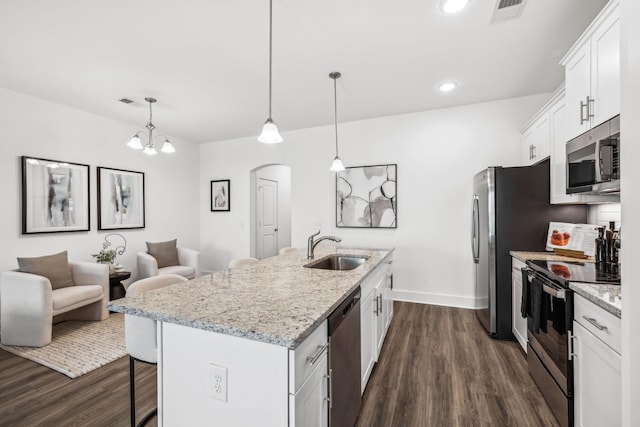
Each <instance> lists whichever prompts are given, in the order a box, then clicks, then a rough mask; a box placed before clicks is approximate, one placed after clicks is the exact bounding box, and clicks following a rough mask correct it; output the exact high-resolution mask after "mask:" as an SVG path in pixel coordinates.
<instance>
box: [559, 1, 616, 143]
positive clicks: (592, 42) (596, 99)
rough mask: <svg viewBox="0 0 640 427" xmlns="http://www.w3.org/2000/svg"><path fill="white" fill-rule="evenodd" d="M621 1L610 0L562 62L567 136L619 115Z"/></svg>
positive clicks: (573, 135) (570, 136)
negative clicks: (565, 97) (565, 94)
mask: <svg viewBox="0 0 640 427" xmlns="http://www.w3.org/2000/svg"><path fill="white" fill-rule="evenodd" d="M618 3H619V2H618V0H612V1H610V2H609V3H608V4H607V5H606V6H605V7H604V9H603V10H602V12H600V14H599V15H598V16H597V17H596V19H595V20H594V21H593V23H592V24H591V25H590V26H589V28H587V30H586V31H585V32H584V33H583V34H582V36H581V37H580V39H578V41H577V42H576V44H575V45H574V46H573V47H572V48H571V50H570V51H569V53H567V55H566V56H565V57H564V59H563V60H562V61H561V64H562V65H563V66H564V67H565V80H566V90H567V107H568V137H569V139H573V138H575V137H576V136H578V135H580V134H581V133H584V132H585V131H587V130H589V129H590V128H592V127H594V126H597V125H599V124H600V123H603V122H605V121H606V120H608V119H610V118H611V117H613V116H615V115H617V114H620V29H619V10H618V9H619V5H618Z"/></svg>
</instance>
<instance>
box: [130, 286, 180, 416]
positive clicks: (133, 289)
mask: <svg viewBox="0 0 640 427" xmlns="http://www.w3.org/2000/svg"><path fill="white" fill-rule="evenodd" d="M186 280H187V279H186V278H184V277H182V276H178V275H177V274H161V275H159V276H153V277H149V278H146V279H142V280H138V281H137V282H134V283H132V284H131V285H130V286H129V287H128V288H127V293H126V297H133V296H136V295H139V294H141V293H143V292H148V291H151V290H153V289H160V288H163V287H165V286H169V285H173V284H175V283H179V282H184V281H186ZM156 331H157V322H156V321H155V320H152V319H148V318H146V317H139V316H134V315H131V314H125V315H124V337H125V344H126V348H127V353H129V392H130V398H131V427H136V426H144V425H145V424H146V423H147V422H148V421H149V420H150V419H151V418H153V417H154V416H155V415H157V414H158V408H155V409H153V410H152V411H151V412H149V413H148V414H146V415H145V416H144V417H143V418H142V420H141V421H140V423H139V424H136V397H135V394H136V387H135V361H139V362H143V363H148V364H150V365H156V364H157V363H158V343H157V336H156Z"/></svg>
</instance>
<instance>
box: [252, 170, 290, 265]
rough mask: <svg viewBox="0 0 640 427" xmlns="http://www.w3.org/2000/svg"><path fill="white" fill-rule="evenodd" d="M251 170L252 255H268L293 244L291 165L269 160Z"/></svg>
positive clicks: (260, 257) (260, 256)
mask: <svg viewBox="0 0 640 427" xmlns="http://www.w3.org/2000/svg"><path fill="white" fill-rule="evenodd" d="M250 174H251V179H250V182H251V195H250V196H251V244H250V246H251V256H252V257H255V258H258V259H262V258H268V257H270V256H274V255H277V254H278V251H279V250H280V249H281V248H283V247H286V246H291V168H290V167H289V166H286V165H278V164H268V165H262V166H258V167H257V168H255V169H253V170H251V172H250Z"/></svg>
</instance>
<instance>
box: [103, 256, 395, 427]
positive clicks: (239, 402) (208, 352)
mask: <svg viewBox="0 0 640 427" xmlns="http://www.w3.org/2000/svg"><path fill="white" fill-rule="evenodd" d="M336 252H338V253H343V254H353V255H366V256H368V257H369V258H368V259H367V261H366V262H365V263H364V264H362V265H361V266H359V267H357V268H355V269H353V270H350V271H331V270H320V269H310V268H304V267H303V265H305V264H307V262H308V260H307V259H306V254H305V253H304V251H302V250H300V251H297V252H294V253H291V254H287V255H280V256H276V257H272V258H268V259H265V260H262V261H260V262H259V263H256V264H252V265H248V266H243V267H239V268H234V269H230V270H225V271H222V272H217V273H213V274H210V275H206V276H202V277H199V278H197V279H194V280H190V281H187V282H182V283H179V284H176V285H172V286H169V287H166V288H163V289H158V290H155V291H150V292H147V293H144V294H141V295H138V296H136V297H133V298H124V299H120V300H115V301H112V302H111V303H110V304H109V309H111V310H113V311H119V312H123V313H126V314H131V315H136V316H141V317H147V318H150V319H154V320H157V321H158V322H159V323H158V414H159V415H158V422H159V425H165V426H173V425H192V426H197V425H238V426H240V425H261V426H271V425H273V426H286V425H290V426H292V425H296V420H300V419H301V418H300V413H301V412H304V411H306V412H309V410H308V409H309V408H305V405H306V406H313V407H315V408H316V409H317V405H316V403H317V402H316V401H315V400H313V397H314V396H315V397H318V396H320V397H322V396H325V397H326V395H327V393H328V390H327V389H328V387H327V382H326V380H325V381H320V382H319V383H316V387H311V386H308V387H307V389H308V390H307V389H305V386H307V384H308V383H309V382H310V381H311V380H312V379H313V378H314V377H316V378H320V379H321V380H322V379H323V378H324V375H321V373H323V372H325V371H326V369H324V368H323V369H316V367H317V366H326V345H325V344H326V342H327V327H326V319H327V317H328V316H329V315H330V314H331V313H332V312H333V310H334V309H335V308H336V307H338V306H339V305H340V303H341V302H342V301H343V300H344V299H345V298H346V297H347V296H348V295H349V294H350V293H351V292H352V291H353V290H355V289H356V288H357V287H358V286H360V285H361V284H363V283H365V282H367V281H368V280H370V278H371V277H373V276H376V277H377V276H379V275H380V274H379V272H380V271H381V269H382V268H383V267H384V268H386V266H387V263H388V262H389V260H390V259H391V257H392V251H388V250H364V249H358V250H356V249H337V250H336V249H335V248H334V249H324V250H323V249H322V248H321V247H319V248H318V250H317V251H316V259H319V258H321V257H323V256H326V255H328V254H330V253H336ZM385 274H386V273H385ZM323 348H324V349H325V354H324V355H322V351H321V350H322V349H323ZM308 358H310V359H309V361H311V360H313V362H314V363H309V362H307V359H308ZM316 362H317V364H316ZM316 400H317V399H316ZM314 405H315V406H314ZM311 412H313V411H311ZM316 412H317V411H316ZM316 415H318V414H312V417H311V419H316ZM303 419H305V420H306V419H308V418H303ZM298 424H300V423H298Z"/></svg>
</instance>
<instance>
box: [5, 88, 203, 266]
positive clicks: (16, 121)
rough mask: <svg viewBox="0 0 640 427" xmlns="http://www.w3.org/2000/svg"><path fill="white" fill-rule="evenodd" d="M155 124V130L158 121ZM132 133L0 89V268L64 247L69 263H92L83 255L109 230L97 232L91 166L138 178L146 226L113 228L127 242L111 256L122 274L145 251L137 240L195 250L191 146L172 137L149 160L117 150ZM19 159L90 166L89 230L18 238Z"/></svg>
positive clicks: (196, 206)
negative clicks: (168, 149)
mask: <svg viewBox="0 0 640 427" xmlns="http://www.w3.org/2000/svg"><path fill="white" fill-rule="evenodd" d="M114 102H115V101H114ZM145 123H146V117H140V127H143V126H144V124H145ZM157 125H158V127H159V128H162V122H161V121H159V122H158V123H157ZM137 130H138V128H137V127H135V126H132V125H129V124H124V123H120V122H117V121H114V120H110V119H106V118H104V117H100V116H97V115H94V114H90V113H87V112H84V111H80V110H76V109H73V108H69V107H65V106H62V105H59V104H54V103H51V102H48V101H45V100H43V99H39V98H35V97H31V96H27V95H23V94H19V93H16V92H12V91H8V90H5V89H1V88H0V182H2V187H0V194H1V195H2V201H3V208H2V209H0V229H1V230H2V233H1V236H2V244H1V245H0V271H4V270H7V269H12V268H17V262H16V257H17V256H21V257H29V256H40V255H47V254H51V253H54V252H58V251H62V250H67V251H68V252H69V258H70V259H72V260H78V261H82V260H85V261H93V258H91V255H90V254H92V253H96V252H98V251H99V250H100V249H102V242H103V241H104V236H105V235H106V234H108V233H109V232H110V231H100V232H98V231H97V187H96V167H97V166H107V167H112V168H117V169H128V170H134V171H140V172H144V173H145V187H146V196H145V198H146V228H144V229H138V230H116V231H114V232H119V233H121V234H122V235H124V236H125V238H126V239H127V242H128V246H127V251H126V253H125V254H124V255H123V256H122V257H119V258H118V261H119V262H121V263H122V264H124V266H125V267H126V269H127V270H131V271H134V273H135V270H134V269H135V264H136V262H135V253H136V251H139V250H143V249H145V241H159V240H168V239H172V238H176V237H177V238H178V244H182V245H184V246H191V247H194V248H197V247H198V243H199V240H198V209H199V206H200V205H199V202H198V199H197V197H198V189H197V182H198V172H197V165H198V160H197V159H198V147H197V145H195V144H193V143H191V142H187V141H181V140H176V139H173V138H172V141H173V142H174V147H175V148H176V150H177V151H176V153H174V154H172V155H165V154H162V153H159V154H157V155H156V156H154V157H153V158H150V157H148V156H147V155H145V154H142V153H141V152H138V151H133V150H131V149H130V148H128V147H126V145H125V144H126V142H127V141H128V140H129V139H130V138H131V136H132V135H133V133H134V132H135V131H137ZM22 155H28V156H33V157H40V158H46V159H53V160H62V161H70V162H75V163H83V164H88V165H90V175H89V179H90V200H91V216H90V219H91V222H90V225H91V231H89V232H73V233H52V234H35V235H22V234H21V188H20V182H21V166H20V156H22ZM117 241H118V239H115V240H114V243H116V242H117ZM133 277H135V274H134V276H133Z"/></svg>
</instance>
